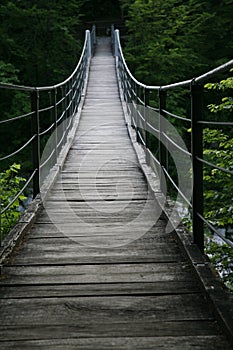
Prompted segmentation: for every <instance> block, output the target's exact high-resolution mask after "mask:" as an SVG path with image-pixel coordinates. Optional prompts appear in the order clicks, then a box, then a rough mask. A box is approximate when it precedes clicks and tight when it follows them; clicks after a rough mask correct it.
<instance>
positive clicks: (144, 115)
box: [111, 27, 233, 251]
mask: <svg viewBox="0 0 233 350" xmlns="http://www.w3.org/2000/svg"><path fill="white" fill-rule="evenodd" d="M111 38H112V47H113V53H114V55H115V56H116V64H117V69H118V77H119V82H120V87H121V91H122V95H123V98H124V101H125V105H126V109H127V114H128V115H129V117H130V119H131V125H132V127H133V128H134V129H135V131H136V135H137V141H138V142H140V143H141V144H142V145H143V147H144V149H145V153H146V160H147V163H148V165H151V164H152V163H153V165H155V166H152V168H153V169H154V168H156V169H157V170H158V173H159V176H160V181H161V182H160V186H161V191H162V192H163V193H164V194H166V189H167V186H165V184H164V181H163V179H164V178H165V179H167V180H168V182H169V183H170V184H171V186H172V187H173V188H174V189H175V190H176V193H178V195H177V198H179V199H180V200H183V201H184V202H185V203H186V206H188V208H189V210H190V212H191V221H192V231H193V242H194V243H195V244H197V245H198V246H199V248H200V250H201V251H203V250H204V225H206V226H207V227H208V228H209V229H210V230H211V231H212V232H215V233H216V234H217V235H218V236H220V237H221V238H222V239H223V240H224V241H225V242H226V243H228V244H229V245H231V246H233V242H232V241H231V240H229V239H227V238H226V237H224V236H223V235H222V233H220V232H219V230H218V229H217V228H216V227H215V226H214V225H213V224H212V223H211V221H210V220H207V219H206V218H205V217H204V214H203V212H204V210H203V206H204V192H203V166H204V165H206V166H210V167H212V168H214V169H218V170H220V171H222V172H225V173H227V174H229V175H232V174H233V172H232V171H231V170H230V169H225V168H221V167H219V166H217V165H214V164H212V163H210V162H208V161H206V160H205V159H204V157H203V130H204V126H205V125H208V127H210V126H211V125H212V126H225V127H227V126H228V127H232V126H233V123H232V122H228V121H227V122H226V121H206V120H203V119H204V118H203V95H204V83H206V82H208V81H209V80H210V79H213V78H214V77H215V76H216V75H217V74H218V75H219V73H224V72H227V71H228V70H229V69H230V68H232V67H233V60H231V61H229V62H227V63H226V64H223V65H222V66H220V67H218V68H216V69H213V70H211V71H210V72H208V73H206V74H203V75H201V76H199V77H196V78H193V79H189V80H186V81H182V82H178V83H175V84H169V85H163V86H148V85H145V84H143V83H141V82H139V81H138V80H137V79H135V77H134V76H133V75H132V73H131V72H130V70H129V68H128V66H127V64H126V61H125V58H124V54H123V51H122V47H121V43H120V35H119V30H114V28H113V27H112V36H111ZM176 89H184V91H185V92H186V94H187V92H188V94H189V96H190V97H189V98H188V99H187V105H190V111H189V114H190V117H186V116H183V115H182V116H179V115H177V114H176V113H174V112H173V111H168V110H167V108H166V105H167V104H168V103H167V102H169V100H168V99H169V96H168V94H167V92H168V91H169V92H170V93H171V92H173V91H176ZM155 94H156V95H157V96H156V97H155ZM152 96H153V104H154V100H155V98H156V100H157V107H154V105H152V104H151V102H152ZM169 118H170V119H169ZM171 119H175V120H178V121H179V122H180V123H182V122H183V123H186V124H187V123H188V124H189V128H190V130H191V132H190V136H191V137H190V141H189V145H188V146H187V145H186V143H185V142H182V140H180V138H179V135H178V136H177V133H178V132H177V130H176V129H175V128H174V129H173V128H172V126H171V121H170V122H169V120H171ZM155 149H156V151H157V156H155ZM171 158H175V161H174V159H173V163H172V165H173V170H174V168H176V171H175V173H176V174H175V176H174V174H171V169H170V168H171V167H169V161H170V160H171ZM182 167H183V169H182ZM185 173H186V174H185ZM174 177H175V180H174Z"/></svg>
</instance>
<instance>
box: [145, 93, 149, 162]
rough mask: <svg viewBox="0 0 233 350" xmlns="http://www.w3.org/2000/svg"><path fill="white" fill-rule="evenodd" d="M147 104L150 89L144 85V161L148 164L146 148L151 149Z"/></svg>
mask: <svg viewBox="0 0 233 350" xmlns="http://www.w3.org/2000/svg"><path fill="white" fill-rule="evenodd" d="M149 104H150V90H149V89H147V88H146V87H145V88H144V118H145V146H146V163H147V164H148V165H149V164H150V154H149V152H148V149H149V150H150V149H151V142H150V133H149V131H148V122H149V120H148V119H149V109H148V106H149Z"/></svg>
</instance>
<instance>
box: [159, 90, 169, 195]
mask: <svg viewBox="0 0 233 350" xmlns="http://www.w3.org/2000/svg"><path fill="white" fill-rule="evenodd" d="M166 98H167V92H166V91H165V90H161V89H160V90H159V162H160V187H161V191H162V192H163V193H164V194H165V191H166V184H165V183H164V179H165V177H164V176H163V168H165V169H166V167H167V150H166V147H165V144H164V142H163V141H164V137H163V132H164V130H165V127H164V117H163V110H164V109H165V108H166Z"/></svg>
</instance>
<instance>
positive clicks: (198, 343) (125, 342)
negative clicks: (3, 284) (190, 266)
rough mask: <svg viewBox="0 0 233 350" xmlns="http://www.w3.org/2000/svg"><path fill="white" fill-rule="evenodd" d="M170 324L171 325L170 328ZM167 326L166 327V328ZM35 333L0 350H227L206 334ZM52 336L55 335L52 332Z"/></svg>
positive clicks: (69, 330) (67, 330)
mask: <svg viewBox="0 0 233 350" xmlns="http://www.w3.org/2000/svg"><path fill="white" fill-rule="evenodd" d="M172 325H173V324H171V325H170V326H172ZM167 326H168V327H169V325H167ZM181 326H182V325H181ZM190 326H193V327H194V328H195V324H191V325H190ZM203 326H204V325H203ZM187 327H188V326H187V325H186V324H183V329H186V328H187ZM154 329H155V332H154V333H155V334H156V328H154ZM195 329H196V328H195ZM30 330H31V328H30ZM136 330H137V329H136ZM31 331H32V330H31ZM72 331H73V335H72ZM18 333H19V334H22V331H21V329H19V331H18ZM26 333H27V331H26ZM37 333H43V334H45V336H44V338H43V339H40V340H31V341H27V340H22V341H19V342H15V341H14V340H13V341H12V340H11V341H9V342H3V343H1V346H2V350H12V349H17V350H27V349H28V350H32V349H33V350H44V349H46V350H77V349H79V350H90V349H95V350H109V349H112V350H132V349H133V350H145V349H146V350H155V349H156V350H167V349H169V350H181V349H185V350H193V349H194V348H195V349H196V350H207V349H208V350H223V349H224V350H231V347H230V346H229V344H228V343H227V342H226V341H225V339H224V337H222V336H220V335H208V334H207V335H204V336H202V335H200V336H198V335H197V336H195V335H194V336H186V335H180V333H179V332H176V334H174V336H166V337H154V336H150V337H137V336H135V337H127V336H126V337H111V338H109V337H108V338H107V337H105V336H103V337H100V335H97V336H96V337H95V338H81V337H80V338H77V337H75V334H76V328H75V326H73V327H72V326H71V327H66V326H65V325H64V328H62V327H61V329H56V334H61V336H62V338H61V339H46V334H47V333H48V334H51V327H49V326H48V327H45V328H41V329H38V331H37ZM53 333H55V331H54V332H53ZM174 333H175V332H174ZM32 338H33V337H32ZM48 338H49V337H48Z"/></svg>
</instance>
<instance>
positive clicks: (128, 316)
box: [0, 39, 231, 350]
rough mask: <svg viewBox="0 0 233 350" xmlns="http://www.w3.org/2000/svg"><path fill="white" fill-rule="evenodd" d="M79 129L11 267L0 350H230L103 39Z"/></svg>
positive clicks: (4, 287) (4, 288)
mask: <svg viewBox="0 0 233 350" xmlns="http://www.w3.org/2000/svg"><path fill="white" fill-rule="evenodd" d="M98 43H99V44H98V46H97V50H96V54H95V56H94V58H93V60H92V64H91V70H90V78H89V84H88V90H87V95H86V100H85V104H84V108H83V111H82V115H81V120H80V125H79V128H78V131H77V134H76V137H75V141H74V143H73V145H72V147H71V149H70V152H69V154H68V157H67V159H66V162H65V164H64V167H63V169H62V171H61V173H60V175H59V178H58V180H57V181H56V183H55V184H54V186H53V188H52V190H51V193H50V196H49V197H48V200H47V201H46V203H45V209H44V210H43V211H42V213H41V215H40V216H39V217H38V219H37V221H36V223H35V224H34V227H33V228H32V229H31V232H30V233H29V234H28V235H27V237H25V239H24V241H23V242H22V244H21V246H20V247H19V248H18V249H17V250H16V251H15V253H14V254H13V256H12V258H11V259H10V260H9V261H8V262H7V263H6V264H5V266H4V268H3V276H2V277H1V279H0V348H1V350H9V349H14V350H21V349H24V350H26V349H30V350H34V349H35V350H37V349H44V350H45V349H46V350H59V349H61V350H74V349H79V350H80V349H81V350H82V349H83V350H84V349H85V350H87V349H92V350H104V349H106V350H109V349H119V350H120V349H122V350H127V349H132V350H139V349H140V350H145V349H146V350H152V349H153V350H159V349H169V350H172V349H184V350H187V349H193V348H195V349H205V350H206V349H208V350H211V349H214V350H217V349H221V350H222V349H225V350H227V349H230V348H231V347H230V345H229V343H228V341H227V339H226V338H225V336H224V335H223V334H222V333H221V331H220V327H219V325H218V324H217V321H216V319H215V317H214V313H213V310H212V309H211V307H210V306H209V304H208V302H207V299H206V297H205V295H204V294H203V293H202V291H201V288H200V285H199V282H198V280H197V277H196V275H195V273H194V271H193V270H192V267H191V265H190V263H189V262H188V261H187V259H186V257H185V256H184V254H183V253H182V251H181V250H180V248H179V244H178V239H177V237H176V234H175V233H170V234H166V233H165V226H166V222H165V221H163V220H161V219H158V216H159V214H160V210H159V208H158V207H157V205H156V202H155V201H154V200H153V198H152V196H151V195H150V194H149V191H148V188H147V184H146V182H145V179H144V176H143V174H142V171H141V169H140V167H139V164H138V161H137V157H136V154H135V152H134V149H133V147H132V144H131V141H130V139H129V137H128V133H127V128H126V126H125V120H124V115H123V111H122V106H121V102H120V98H119V92H118V87H117V80H116V73H115V66H114V59H113V57H112V55H111V52H110V45H109V42H108V41H107V40H106V39H99V41H98Z"/></svg>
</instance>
